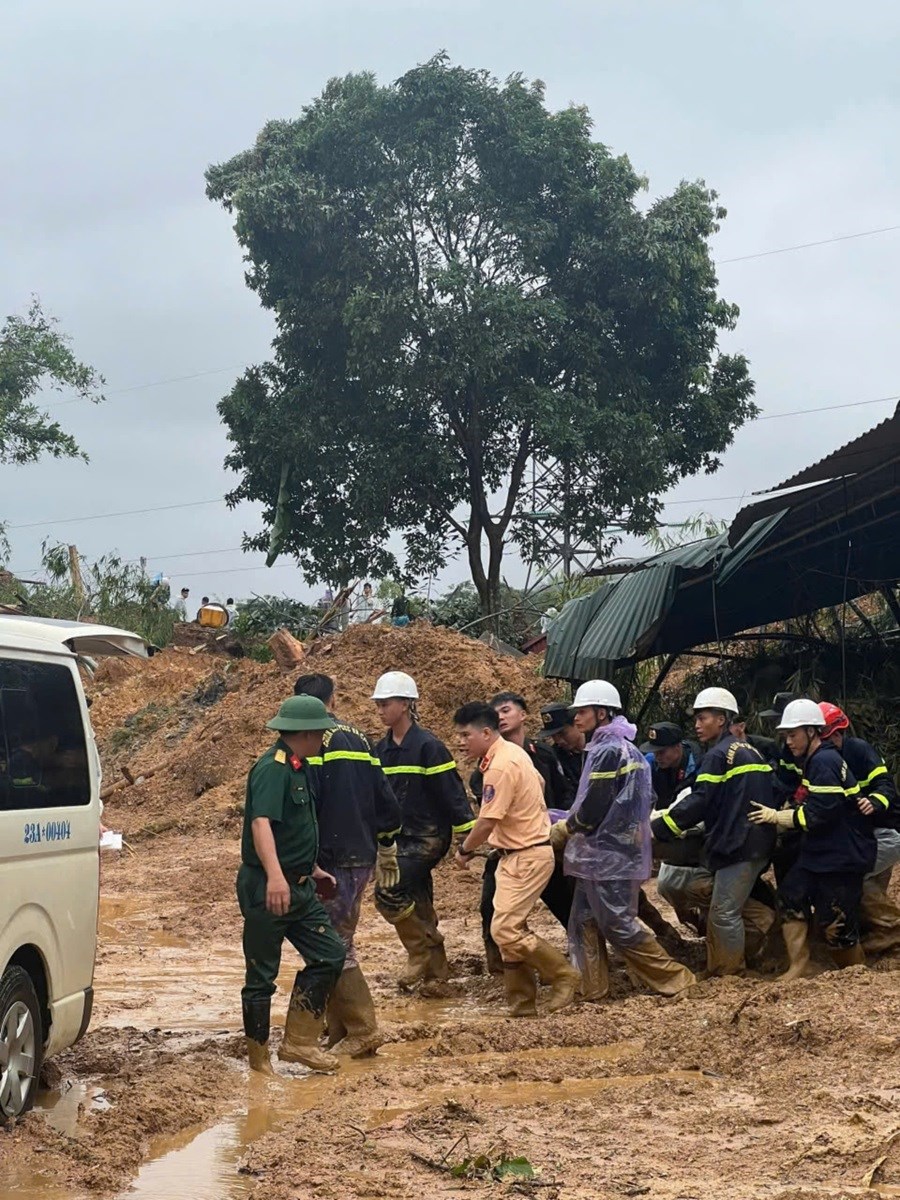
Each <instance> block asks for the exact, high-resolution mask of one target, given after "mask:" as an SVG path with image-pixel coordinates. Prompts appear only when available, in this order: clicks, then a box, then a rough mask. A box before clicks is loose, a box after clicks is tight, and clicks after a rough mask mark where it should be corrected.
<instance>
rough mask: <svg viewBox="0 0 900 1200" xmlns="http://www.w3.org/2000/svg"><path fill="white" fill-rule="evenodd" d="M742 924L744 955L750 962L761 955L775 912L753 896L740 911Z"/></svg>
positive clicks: (773, 922) (773, 921)
mask: <svg viewBox="0 0 900 1200" xmlns="http://www.w3.org/2000/svg"><path fill="white" fill-rule="evenodd" d="M741 919H742V920H743V922H744V953H745V955H746V957H747V961H748V962H752V961H753V960H754V959H756V958H758V957H759V955H760V954H761V953H762V949H763V947H764V946H765V944H766V938H767V937H768V935H769V931H770V930H771V928H772V926H773V925H774V924H775V912H774V910H773V909H771V908H769V906H768V905H767V904H763V902H762V901H761V900H756V899H754V897H753V896H751V897H750V899H749V900H748V901H747V903H746V904H745V905H744V907H743V909H742V910H741Z"/></svg>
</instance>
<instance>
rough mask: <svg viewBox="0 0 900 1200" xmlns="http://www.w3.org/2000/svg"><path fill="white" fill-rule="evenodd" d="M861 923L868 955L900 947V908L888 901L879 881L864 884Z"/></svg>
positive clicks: (860, 910)
mask: <svg viewBox="0 0 900 1200" xmlns="http://www.w3.org/2000/svg"><path fill="white" fill-rule="evenodd" d="M859 923H860V925H861V926H862V928H863V935H862V944H863V949H864V950H865V951H866V953H867V954H882V953H884V951H885V950H893V949H894V947H895V946H900V908H898V907H897V905H896V904H895V903H894V902H893V900H890V899H888V897H887V896H886V895H885V893H884V892H883V891H882V889H881V885H880V882H879V880H877V879H867V880H866V881H865V883H864V884H863V893H862V901H861V902H860V906H859Z"/></svg>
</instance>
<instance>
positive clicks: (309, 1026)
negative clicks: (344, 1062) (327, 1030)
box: [237, 696, 344, 1074]
mask: <svg viewBox="0 0 900 1200" xmlns="http://www.w3.org/2000/svg"><path fill="white" fill-rule="evenodd" d="M334 724H335V722H334V720H333V718H332V717H330V716H329V714H328V710H327V709H326V708H325V705H324V704H323V703H322V701H321V700H318V699H316V697H315V696H291V697H290V699H288V700H285V702H284V703H283V704H282V706H281V708H280V709H279V710H278V715H277V716H276V717H273V718H272V720H271V721H269V722H268V723H267V726H266V728H268V729H274V730H276V731H277V732H278V734H279V738H278V741H277V742H276V743H275V745H274V746H272V747H271V748H270V749H269V750H267V751H266V753H265V754H264V755H263V756H262V758H260V759H258V760H257V762H256V763H255V764H254V765H253V768H252V769H251V771H250V774H249V776H248V778H247V796H246V801H245V805H244V833H243V838H242V841H241V866H240V870H239V871H238V877H237V895H238V902H239V904H240V906H241V913H242V915H243V918H244V958H245V959H246V963H247V974H246V981H245V984H244V988H243V991H242V992H241V1000H242V1007H243V1015H244V1033H245V1034H246V1037H247V1057H248V1059H249V1061H250V1067H251V1069H252V1070H254V1071H262V1072H264V1073H266V1074H274V1071H273V1069H272V1063H271V1060H270V1058H269V1012H270V1008H271V1002H272V996H273V994H274V992H275V980H276V979H277V977H278V968H279V966H280V965H281V946H282V942H283V941H284V939H285V938H287V940H288V941H289V942H290V943H291V945H292V946H293V947H294V949H295V950H297V951H298V953H299V954H300V955H301V956H302V958H303V961H304V963H305V964H306V965H305V967H304V969H303V970H302V971H298V972H297V977H296V979H295V980H294V987H293V991H292V992H291V999H290V1004H289V1006H288V1015H287V1020H286V1022H285V1027H284V1041H283V1042H282V1044H281V1048H280V1050H279V1051H278V1057H279V1058H280V1059H283V1060H284V1061H285V1062H299V1063H303V1064H304V1066H307V1067H309V1068H311V1069H312V1070H314V1071H334V1070H336V1069H337V1067H338V1059H337V1058H335V1057H334V1055H333V1054H326V1053H325V1052H324V1051H323V1050H320V1049H319V1045H318V1042H319V1036H320V1034H321V1033H322V1027H323V1024H324V1016H325V1005H326V1002H327V1001H328V997H329V995H330V994H331V991H332V989H333V987H334V985H335V984H336V983H337V980H338V978H339V976H340V974H341V970H342V969H343V966H344V944H343V942H342V941H341V939H340V938H339V937H338V935H337V934H336V933H335V931H334V928H333V927H332V924H331V921H330V920H329V918H328V914H327V913H326V911H325V909H324V908H323V906H322V904H321V901H320V900H319V897H318V894H317V892H316V886H317V881H319V887H321V888H322V890H323V894H327V893H328V891H329V889H330V888H333V887H334V886H335V882H334V878H333V877H332V876H331V875H329V874H327V872H325V871H323V870H321V869H320V868H319V867H318V866H317V865H316V858H317V856H318V852H319V829H318V824H317V821H316V807H315V804H314V797H313V795H312V793H311V791H310V778H311V775H310V768H309V767H308V766H307V761H306V760H308V759H309V758H310V757H312V756H315V755H318V754H321V753H322V735H323V733H324V732H325V730H326V729H331V728H333V726H334Z"/></svg>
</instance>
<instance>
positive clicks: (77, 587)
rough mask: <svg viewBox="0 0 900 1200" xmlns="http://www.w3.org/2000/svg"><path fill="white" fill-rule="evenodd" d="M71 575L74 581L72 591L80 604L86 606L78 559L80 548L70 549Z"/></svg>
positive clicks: (72, 547) (71, 547)
mask: <svg viewBox="0 0 900 1200" xmlns="http://www.w3.org/2000/svg"><path fill="white" fill-rule="evenodd" d="M69 575H70V576H71V579H72V590H73V591H74V593H75V597H76V599H77V600H78V603H79V604H84V580H83V579H82V578H81V562H80V560H79V558H78V547H77V546H70V547H69Z"/></svg>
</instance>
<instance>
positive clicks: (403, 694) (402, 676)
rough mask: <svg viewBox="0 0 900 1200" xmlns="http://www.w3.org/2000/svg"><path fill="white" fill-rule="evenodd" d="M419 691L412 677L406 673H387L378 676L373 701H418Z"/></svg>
mask: <svg viewBox="0 0 900 1200" xmlns="http://www.w3.org/2000/svg"><path fill="white" fill-rule="evenodd" d="M418 698H419V689H418V688H417V687H416V681H415V680H414V679H413V677H412V675H407V673H406V672H405V671H385V673H384V674H383V675H379V676H378V680H377V682H376V684H375V691H374V692H373V693H372V699H373V700H395V699H399V700H418Z"/></svg>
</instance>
